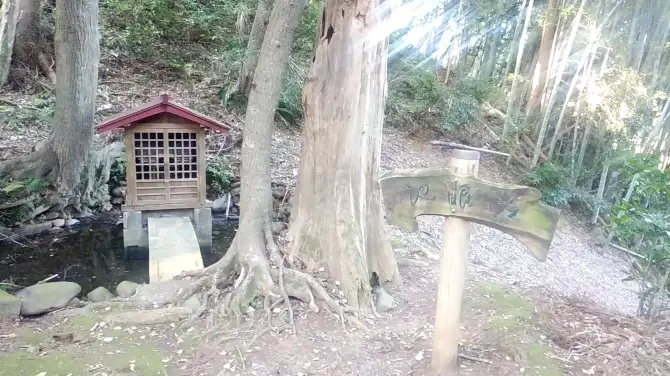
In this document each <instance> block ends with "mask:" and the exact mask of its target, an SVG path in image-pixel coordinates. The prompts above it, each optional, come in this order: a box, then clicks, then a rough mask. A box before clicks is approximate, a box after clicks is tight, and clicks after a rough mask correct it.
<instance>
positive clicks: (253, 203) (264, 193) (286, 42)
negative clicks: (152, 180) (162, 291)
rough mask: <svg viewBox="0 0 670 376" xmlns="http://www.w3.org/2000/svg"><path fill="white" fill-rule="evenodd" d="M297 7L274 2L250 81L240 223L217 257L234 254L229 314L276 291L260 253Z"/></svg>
mask: <svg viewBox="0 0 670 376" xmlns="http://www.w3.org/2000/svg"><path fill="white" fill-rule="evenodd" d="M302 9H303V0H278V1H277V3H276V5H275V6H274V7H273V9H272V12H271V15H270V18H269V22H268V25H267V30H266V32H265V35H266V38H264V39H263V43H262V45H261V48H260V52H259V54H258V65H257V67H256V71H255V72H254V75H253V81H252V84H251V85H250V92H249V101H248V103H247V111H246V115H245V121H244V130H243V137H242V140H243V141H242V166H241V169H240V172H241V176H242V186H241V191H240V222H239V223H240V224H239V229H238V231H237V234H236V235H235V238H234V239H233V244H232V246H231V250H229V251H228V253H227V254H226V256H224V258H223V259H221V261H219V265H220V266H227V265H228V264H229V263H230V262H231V259H232V257H233V256H234V257H235V261H236V262H237V264H238V265H239V270H241V271H240V283H239V284H238V285H237V287H236V288H235V296H234V297H233V298H232V303H230V304H227V306H226V307H224V308H225V310H226V311H227V312H229V313H231V314H232V315H233V316H239V314H241V313H242V312H245V310H246V308H247V306H248V305H249V303H250V301H251V300H253V298H254V297H256V296H264V297H269V296H272V295H273V291H275V290H276V286H275V284H274V281H273V279H272V276H271V273H270V268H269V263H268V257H267V256H266V251H267V250H268V249H269V248H272V247H274V244H272V242H273V240H272V239H271V238H268V236H267V233H268V232H269V231H270V226H271V223H272V222H271V214H272V190H271V173H270V153H271V150H272V131H273V129H274V113H275V110H276V108H277V102H278V100H279V95H280V93H281V83H282V78H283V76H284V71H285V69H286V65H287V63H288V59H289V55H290V52H291V47H292V45H293V40H294V36H295V30H296V28H297V26H298V22H299V21H300V14H301V13H302ZM233 248H234V249H233ZM275 261H279V260H275ZM215 265H216V264H215Z"/></svg>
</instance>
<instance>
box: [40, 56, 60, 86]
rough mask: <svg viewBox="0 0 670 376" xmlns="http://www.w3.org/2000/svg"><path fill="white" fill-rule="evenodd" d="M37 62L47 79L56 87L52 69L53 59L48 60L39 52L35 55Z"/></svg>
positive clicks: (54, 72) (54, 73)
mask: <svg viewBox="0 0 670 376" xmlns="http://www.w3.org/2000/svg"><path fill="white" fill-rule="evenodd" d="M37 61H38V63H39V66H40V68H41V69H42V71H43V72H44V74H46V75H47V77H49V81H51V84H52V85H56V71H55V70H54V68H53V67H54V65H55V63H54V61H53V59H50V58H48V57H47V55H46V54H45V53H44V52H42V51H40V52H39V53H38V54H37Z"/></svg>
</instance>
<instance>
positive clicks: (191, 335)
mask: <svg viewBox="0 0 670 376" xmlns="http://www.w3.org/2000/svg"><path fill="white" fill-rule="evenodd" d="M108 67H109V66H108ZM104 69H105V70H104V71H103V74H102V78H101V80H102V84H101V87H100V95H99V97H98V105H99V106H98V108H99V111H98V120H101V119H102V118H103V117H104V116H109V115H111V114H113V113H115V112H117V111H120V110H123V109H126V108H128V107H131V106H135V105H139V104H141V103H142V102H145V101H148V100H151V99H153V98H155V97H156V96H158V95H159V94H160V93H161V92H163V91H166V92H168V93H169V94H170V95H171V97H173V98H174V100H176V101H178V102H181V103H183V104H185V105H189V106H192V107H194V108H195V109H196V110H199V111H203V112H205V113H207V114H209V115H211V116H213V117H216V118H220V119H223V120H227V121H229V122H230V123H231V124H233V125H234V130H233V132H231V136H229V138H228V139H224V138H223V137H221V136H218V135H215V136H213V137H210V139H209V142H210V152H212V153H216V152H217V151H218V150H219V149H220V147H221V144H222V143H226V144H229V143H230V142H231V140H232V139H234V138H236V137H239V134H240V125H241V121H240V119H239V118H238V117H236V116H234V115H229V114H226V113H225V111H224V110H222V109H221V106H220V105H219V104H218V103H217V101H216V97H215V90H216V88H212V87H208V86H207V85H205V84H194V83H184V82H183V81H180V80H176V79H174V80H167V79H165V77H166V75H161V73H160V72H158V73H155V72H151V71H150V70H149V69H146V70H144V69H141V70H138V69H136V68H133V67H128V66H125V67H124V66H116V67H114V68H104ZM159 78H160V79H159ZM0 97H1V98H0V99H3V101H4V102H5V103H6V104H7V103H9V104H10V106H15V105H17V104H21V105H23V106H24V107H25V106H27V107H30V106H33V105H32V104H31V103H33V102H34V101H35V96H34V95H33V96H27V95H20V94H17V93H16V92H3V93H2V94H1V96H0ZM0 132H1V133H0V134H2V135H3V137H2V138H0V159H5V158H8V157H10V156H14V155H16V154H20V153H25V152H27V151H29V150H30V149H31V148H32V146H33V145H34V143H35V142H36V141H38V140H40V139H41V138H43V137H45V136H46V134H47V133H48V130H47V129H40V128H37V127H31V126H28V125H25V126H22V127H16V126H10V125H8V124H7V123H6V122H3V123H2V124H1V125H0ZM274 136H275V137H274V139H273V149H274V150H273V154H272V168H273V181H277V182H282V183H285V184H287V185H289V186H292V185H293V184H294V182H295V175H296V173H297V165H298V162H299V151H300V144H301V141H300V135H299V129H298V128H294V127H290V126H286V125H281V124H279V125H278V127H277V129H276V131H275V135H274ZM109 137H114V136H105V139H106V138H109ZM432 137H435V135H434V134H432V133H431V132H418V133H415V134H410V133H409V132H407V131H403V130H399V129H394V128H387V129H386V130H385V133H384V141H383V150H382V153H383V155H382V169H383V170H387V169H391V168H418V167H438V166H440V167H442V166H447V165H448V164H449V155H448V153H447V152H442V151H441V150H439V149H437V148H435V147H433V146H431V145H430V144H428V142H427V141H429V140H431V139H432ZM459 137H460V138H459ZM463 138H465V139H469V140H475V139H476V140H477V142H478V143H479V144H478V145H476V146H485V145H482V142H483V141H482V140H481V138H473V137H472V135H460V136H458V137H455V140H456V141H462V140H463ZM101 141H104V140H101ZM230 156H231V159H232V160H233V165H234V167H235V168H238V167H239V149H235V150H233V151H231V152H230ZM502 166H503V165H502V164H499V163H498V161H496V160H495V159H494V158H491V157H489V156H483V157H482V161H481V167H480V172H479V175H480V177H483V178H485V179H488V180H491V181H495V182H508V183H509V182H513V181H515V180H516V179H518V176H517V175H515V173H514V172H513V171H507V170H505V169H504V168H503V167H502ZM442 222H443V219H441V218H439V217H422V218H420V220H419V224H420V225H419V230H420V231H419V232H417V233H411V234H410V233H405V232H403V231H401V230H399V229H397V228H391V227H389V231H390V236H391V243H392V246H393V247H394V249H395V251H396V253H397V255H398V257H399V258H402V259H415V260H416V262H415V263H414V264H413V265H412V266H408V265H401V266H400V271H401V275H402V278H403V281H404V285H403V286H402V287H391V288H389V289H388V292H389V293H390V294H391V295H392V296H393V297H394V299H395V302H396V307H395V308H394V309H393V310H392V311H390V312H388V313H382V314H381V315H380V316H381V317H365V318H364V320H363V321H364V323H365V324H366V325H367V326H368V328H369V329H370V332H368V333H365V332H362V331H361V330H357V329H355V328H350V327H347V328H346V329H343V328H342V326H341V324H340V323H339V321H338V320H337V319H336V318H335V317H333V316H332V315H330V314H328V313H327V312H326V311H322V312H321V313H317V314H315V313H312V312H310V311H308V309H307V307H305V306H303V305H302V304H301V303H299V302H295V303H294V311H295V314H296V326H297V330H298V333H297V334H295V335H293V334H292V333H289V332H288V331H280V332H278V331H276V330H272V329H270V328H269V327H268V326H267V322H266V320H265V318H264V317H263V315H262V314H259V312H256V313H250V315H249V317H248V318H247V319H246V321H245V322H243V323H241V324H240V325H233V324H230V325H229V326H228V327H224V328H222V329H221V330H220V333H219V334H220V335H219V336H217V337H215V338H214V340H212V341H205V340H203V337H202V335H203V334H204V333H205V331H206V328H205V327H204V323H197V324H196V325H195V326H194V327H192V328H181V327H179V326H171V325H158V326H153V327H128V326H126V325H121V326H112V325H106V326H101V325H99V323H100V322H102V321H103V320H104V316H96V315H86V316H72V317H66V316H63V315H61V314H58V313H55V314H49V315H46V316H43V317H40V318H36V319H25V320H22V321H21V322H18V323H16V324H14V325H0V376H15V375H26V376H35V375H41V376H50V375H67V374H72V375H99V376H102V375H108V376H111V375H170V376H172V375H194V376H195V375H203V376H210V375H428V374H430V373H429V369H430V351H431V348H432V329H433V328H432V324H433V322H434V312H435V297H436V295H437V294H436V286H437V281H438V276H439V263H440V261H439V259H440V256H441V251H440V250H441V244H442ZM598 240H599V239H596V238H595V236H594V235H593V234H592V233H591V232H590V231H588V229H587V228H585V227H584V226H582V225H581V224H580V221H579V220H578V219H577V218H576V217H574V216H573V215H572V214H570V213H567V212H564V213H563V214H562V216H561V220H560V222H559V226H558V229H557V232H556V235H555V237H554V240H553V243H552V247H551V250H550V253H549V257H548V259H547V261H546V262H544V263H539V262H537V261H536V260H535V259H534V258H533V257H532V256H531V255H530V253H529V252H528V251H526V250H525V249H524V248H523V247H522V246H521V245H520V244H519V243H518V242H517V241H516V240H514V239H513V238H512V237H511V236H508V235H505V234H503V233H501V232H499V231H496V230H493V229H490V228H487V227H483V226H479V225H473V228H472V234H471V244H470V255H469V277H468V280H467V283H466V298H465V304H464V307H463V315H462V334H463V335H462V341H461V345H462V353H463V354H464V355H466V356H467V357H468V358H470V359H465V358H464V359H462V360H461V363H460V368H461V374H463V375H475V376H477V375H486V376H489V375H529V376H531V375H532V376H554V375H631V376H633V375H668V374H670V373H668V372H669V371H668V370H670V324H669V323H668V322H667V321H665V322H658V323H655V324H653V325H652V324H649V323H646V322H644V321H642V320H639V319H638V318H635V317H634V316H633V315H634V314H635V311H636V308H637V302H638V297H637V295H638V286H637V283H636V282H634V281H632V282H623V279H624V278H626V277H627V273H626V272H627V270H628V268H629V266H630V263H631V260H629V259H628V258H627V257H626V256H623V255H620V254H618V253H613V252H610V251H607V252H605V253H604V254H602V255H601V254H599V250H598V248H597V246H596V245H595V244H596V243H597V242H598ZM614 252H616V251H614ZM320 277H322V278H323V279H324V280H325V276H320ZM330 285H331V286H333V287H334V284H330ZM332 292H333V293H334V294H335V295H336V294H337V291H332ZM274 316H275V317H274V321H275V324H277V323H278V322H281V321H282V320H286V312H284V311H281V312H276V313H274ZM96 324H97V325H96ZM277 326H281V325H278V324H277ZM54 335H55V336H54Z"/></svg>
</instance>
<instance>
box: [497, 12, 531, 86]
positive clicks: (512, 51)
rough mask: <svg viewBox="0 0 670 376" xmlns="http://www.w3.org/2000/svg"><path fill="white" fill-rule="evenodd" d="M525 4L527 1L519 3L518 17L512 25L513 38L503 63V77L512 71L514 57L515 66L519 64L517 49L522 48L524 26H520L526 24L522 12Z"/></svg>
mask: <svg viewBox="0 0 670 376" xmlns="http://www.w3.org/2000/svg"><path fill="white" fill-rule="evenodd" d="M526 2H527V0H522V1H521V6H520V7H519V17H517V18H516V22H515V23H514V36H513V37H512V42H511V43H510V47H509V53H508V54H507V62H506V63H505V71H504V72H503V73H504V75H505V76H507V75H508V74H509V73H511V72H510V71H511V70H512V62H514V56H517V60H516V61H517V62H516V65H519V64H520V63H519V59H518V56H519V52H518V50H519V48H522V47H521V40H522V39H524V37H523V36H522V35H524V33H522V30H524V26H522V25H525V24H526V23H525V22H524V20H525V18H524V11H523V10H524V9H526ZM527 32H528V31H527V29H526V33H527ZM526 38H528V37H526ZM516 65H515V66H514V68H515V69H514V70H515V72H516ZM515 75H516V73H515Z"/></svg>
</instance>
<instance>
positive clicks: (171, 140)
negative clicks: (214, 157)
mask: <svg viewBox="0 0 670 376" xmlns="http://www.w3.org/2000/svg"><path fill="white" fill-rule="evenodd" d="M132 141H133V154H134V169H135V176H134V177H135V186H136V188H137V194H136V204H139V205H150V204H163V203H165V204H189V203H196V202H198V201H199V199H200V195H199V184H198V182H199V178H200V171H199V170H198V164H199V160H198V158H199V156H198V149H199V146H198V133H197V131H195V130H193V131H191V130H189V131H186V130H182V129H179V130H172V129H169V130H155V131H150V132H144V131H137V132H134V133H133V139H132Z"/></svg>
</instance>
